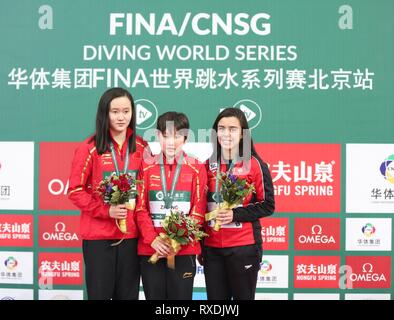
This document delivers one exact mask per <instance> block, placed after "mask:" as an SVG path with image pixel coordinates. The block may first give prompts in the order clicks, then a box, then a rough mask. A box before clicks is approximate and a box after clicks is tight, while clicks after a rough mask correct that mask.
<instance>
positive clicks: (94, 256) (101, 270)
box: [68, 88, 146, 300]
mask: <svg viewBox="0 0 394 320" xmlns="http://www.w3.org/2000/svg"><path fill="white" fill-rule="evenodd" d="M145 147H146V143H145V142H144V141H143V140H142V139H141V138H140V137H139V136H137V135H136V134H135V108H134V102H133V98H132V96H131V95H130V93H129V92H128V91H126V90H124V89H122V88H112V89H109V90H107V91H106V92H105V93H104V94H103V95H102V97H101V99H100V102H99V104H98V109H97V116H96V133H95V134H94V135H93V136H92V137H89V138H88V139H86V140H85V141H84V142H83V143H82V144H81V146H80V147H78V149H77V150H76V151H75V155H74V160H73V163H72V168H71V175H70V185H69V189H68V196H69V199H70V200H71V201H72V202H73V203H74V205H76V206H77V207H78V208H79V209H80V210H81V219H80V229H81V237H82V240H83V241H82V246H83V257H84V261H85V278H86V286H87V293H88V298H89V299H93V300H107V299H122V300H124V299H127V300H128V299H135V300H137V299H138V291H139V279H140V270H139V263H138V256H137V235H138V232H137V228H136V224H135V215H134V213H133V212H131V211H130V210H127V209H126V207H125V205H117V206H114V205H108V204H104V202H103V200H102V199H101V198H100V197H99V195H98V194H97V193H96V192H95V190H96V187H97V186H98V184H99V183H100V181H101V180H102V179H103V178H104V177H106V176H108V175H110V174H111V173H112V172H114V171H115V172H118V173H119V172H128V173H130V174H132V175H134V176H137V174H138V169H139V168H140V165H141V162H142V159H143V153H144V149H145ZM116 219H126V225H127V230H128V232H129V233H127V234H123V233H122V232H121V231H120V230H119V229H118V227H117V224H116ZM120 239H123V241H122V242H120V244H119V245H117V246H111V244H114V243H116V242H117V241H119V240H120Z"/></svg>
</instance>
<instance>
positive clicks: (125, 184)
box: [96, 172, 141, 233]
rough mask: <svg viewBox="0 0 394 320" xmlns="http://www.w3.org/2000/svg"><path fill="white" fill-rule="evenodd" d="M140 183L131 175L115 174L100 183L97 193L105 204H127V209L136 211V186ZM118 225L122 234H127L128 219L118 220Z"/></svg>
mask: <svg viewBox="0 0 394 320" xmlns="http://www.w3.org/2000/svg"><path fill="white" fill-rule="evenodd" d="M140 182H141V181H139V180H136V179H135V178H134V177H133V176H132V175H131V174H129V173H121V174H120V175H119V176H117V175H116V173H115V172H114V173H112V174H111V175H110V176H108V177H105V178H104V179H103V180H102V181H101V182H100V183H99V185H98V187H97V190H96V191H97V192H98V193H99V194H100V196H101V197H102V199H103V200H104V203H107V204H110V205H115V206H117V205H119V204H125V205H126V209H128V210H134V209H135V196H136V195H137V193H138V192H137V188H136V186H137V184H138V183H140ZM116 225H117V226H118V228H119V230H120V231H121V232H122V233H127V224H126V219H116Z"/></svg>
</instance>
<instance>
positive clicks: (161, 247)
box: [150, 238, 171, 258]
mask: <svg viewBox="0 0 394 320" xmlns="http://www.w3.org/2000/svg"><path fill="white" fill-rule="evenodd" d="M150 246H151V247H152V248H153V249H155V250H156V252H157V253H158V254H159V258H163V257H166V256H168V255H169V254H170V253H171V247H170V245H169V244H168V243H167V242H165V241H164V240H162V239H160V238H156V239H155V240H153V242H152V243H151V245H150Z"/></svg>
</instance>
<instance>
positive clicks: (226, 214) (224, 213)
mask: <svg viewBox="0 0 394 320" xmlns="http://www.w3.org/2000/svg"><path fill="white" fill-rule="evenodd" d="M233 216H234V212H233V210H231V209H220V210H219V212H218V215H217V217H216V219H217V220H218V221H219V222H220V224H228V223H231V222H233Z"/></svg>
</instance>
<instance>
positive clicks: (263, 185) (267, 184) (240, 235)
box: [204, 156, 275, 248]
mask: <svg viewBox="0 0 394 320" xmlns="http://www.w3.org/2000/svg"><path fill="white" fill-rule="evenodd" d="M206 166H207V172H208V205H207V209H208V211H212V210H214V209H216V208H217V204H216V203H215V201H214V200H213V195H214V193H215V182H216V173H217V166H218V164H217V163H211V164H209V163H207V165H206ZM227 169H228V168H227V165H226V164H225V163H222V164H221V165H220V171H221V172H226V171H227ZM232 173H233V174H235V175H236V176H239V177H240V178H242V179H246V180H247V181H248V182H249V183H253V184H254V186H255V189H256V190H255V192H254V193H253V194H250V195H249V196H248V197H246V198H245V199H244V202H243V205H242V206H240V207H238V208H235V209H233V212H234V216H233V222H232V223H229V224H225V225H221V228H220V229H219V231H215V230H214V229H213V226H214V221H213V220H212V221H209V222H208V223H206V231H207V233H208V234H209V237H206V238H204V245H205V246H208V247H216V248H227V247H236V246H244V245H250V244H258V245H259V246H261V245H262V240H261V224H260V218H262V217H266V216H269V215H271V214H273V213H274V210H275V201H274V188H273V185H272V179H271V175H270V172H269V169H268V166H267V164H266V163H265V162H263V161H262V160H260V159H258V158H256V157H254V156H252V158H251V160H250V161H248V163H245V167H243V162H242V161H240V162H237V163H236V164H235V165H234V169H233V171H232Z"/></svg>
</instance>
